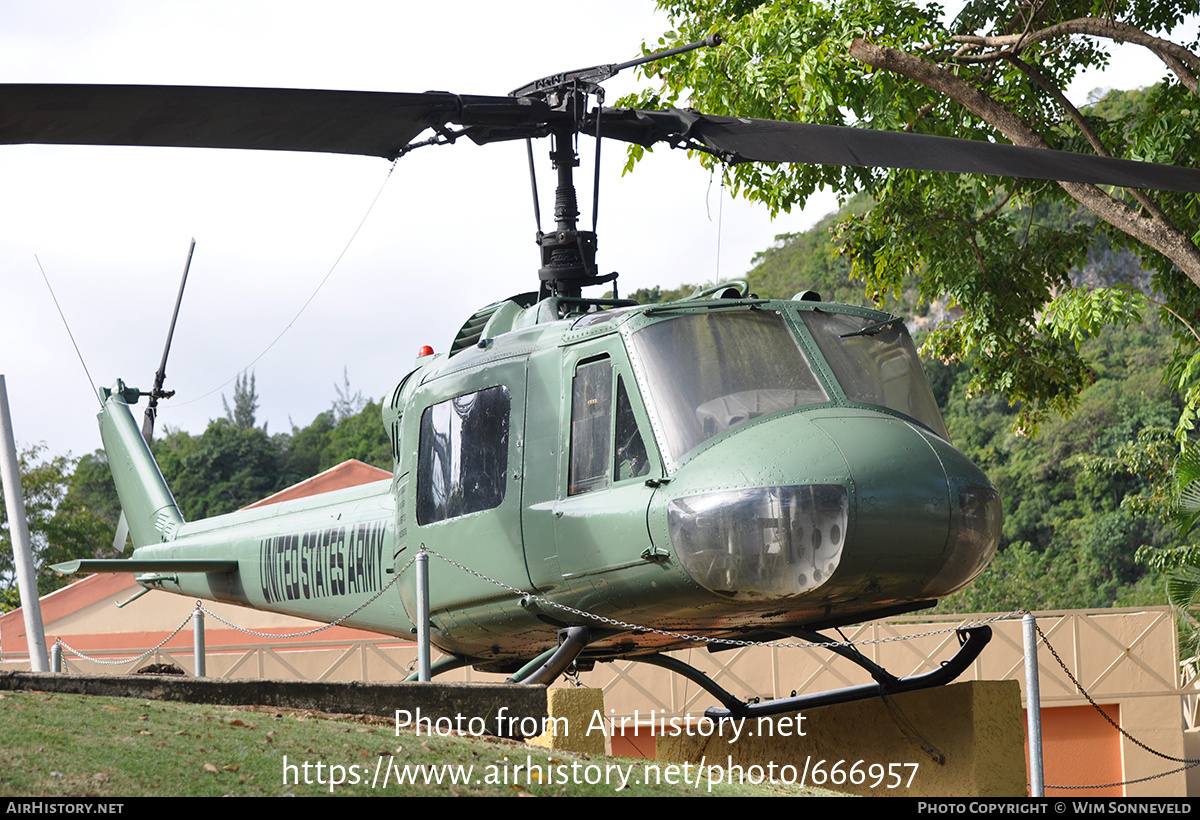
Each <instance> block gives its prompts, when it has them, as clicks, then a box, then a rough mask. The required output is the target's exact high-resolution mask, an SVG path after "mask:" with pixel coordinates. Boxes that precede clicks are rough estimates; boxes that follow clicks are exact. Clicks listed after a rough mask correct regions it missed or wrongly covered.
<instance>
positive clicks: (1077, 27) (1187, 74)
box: [950, 17, 1200, 94]
mask: <svg viewBox="0 0 1200 820" xmlns="http://www.w3.org/2000/svg"><path fill="white" fill-rule="evenodd" d="M1072 34H1082V35H1085V36H1088V37H1102V38H1104V39H1108V40H1115V41H1116V42H1119V43H1133V44H1135V45H1139V46H1144V47H1145V48H1148V49H1150V50H1151V51H1152V52H1154V54H1155V55H1157V56H1158V58H1159V59H1160V60H1162V61H1163V62H1164V63H1165V64H1166V66H1167V68H1169V69H1171V71H1172V72H1174V74H1175V76H1177V77H1178V78H1179V81H1180V82H1181V83H1183V85H1184V86H1185V87H1186V88H1187V89H1188V90H1189V91H1191V92H1192V93H1193V94H1200V87H1198V84H1197V79H1196V74H1197V73H1198V72H1200V56H1197V55H1195V54H1193V53H1192V52H1190V51H1188V50H1187V49H1186V48H1184V47H1183V46H1181V45H1179V44H1178V43H1173V42H1171V41H1170V40H1164V39H1163V38H1161V37H1155V36H1154V35H1152V34H1147V33H1146V32H1144V31H1142V30H1141V29H1139V28H1135V27H1134V26H1130V25H1127V24H1125V23H1118V22H1117V21H1115V20H1103V19H1100V18H1096V17H1080V18H1077V19H1075V20H1066V21H1064V22H1062V23H1057V24H1055V25H1053V26H1048V27H1046V28H1044V29H1040V30H1038V31H1034V32H1022V33H1020V34H1002V35H998V36H993V37H982V36H979V35H974V34H956V35H954V36H953V37H951V38H950V39H951V40H952V41H953V42H956V43H962V44H963V45H966V46H977V47H984V48H1002V49H1005V53H1007V54H1013V55H1015V54H1019V53H1020V52H1021V51H1022V50H1024V49H1025V48H1027V47H1028V46H1031V45H1033V44H1034V43H1037V42H1041V41H1042V40H1050V39H1053V38H1055V37H1066V36H1070V35H1072ZM989 56H990V55H989ZM971 59H974V60H979V59H981V58H980V57H974V58H971Z"/></svg>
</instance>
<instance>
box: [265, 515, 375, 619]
mask: <svg viewBox="0 0 1200 820" xmlns="http://www.w3.org/2000/svg"><path fill="white" fill-rule="evenodd" d="M386 530H387V524H386V523H385V522H383V521H371V522H368V523H365V524H357V525H354V526H351V527H330V528H328V529H324V530H312V531H311V532H301V533H293V534H291V535H277V536H273V537H271V538H264V539H262V541H261V542H259V552H258V570H259V579H260V581H261V585H262V594H263V597H264V598H265V599H266V600H267V602H268V603H274V602H276V601H301V600H310V599H312V598H328V597H332V596H335V595H355V594H358V593H362V592H376V591H378V590H379V587H380V583H381V581H382V573H383V541H384V533H385V531H386Z"/></svg>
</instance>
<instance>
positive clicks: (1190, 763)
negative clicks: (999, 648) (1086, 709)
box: [1033, 623, 1200, 791]
mask: <svg viewBox="0 0 1200 820" xmlns="http://www.w3.org/2000/svg"><path fill="white" fill-rule="evenodd" d="M1033 628H1034V629H1036V630H1037V633H1038V637H1039V638H1040V639H1041V641H1042V643H1043V644H1045V645H1046V648H1047V649H1049V650H1050V654H1051V655H1053V656H1054V660H1056V661H1058V665H1059V666H1060V667H1062V671H1063V672H1064V673H1065V674H1066V676H1067V677H1068V678H1069V679H1070V681H1071V683H1072V684H1074V685H1075V688H1076V689H1078V690H1079V694H1081V695H1083V696H1084V697H1085V698H1087V702H1088V703H1090V704H1091V705H1092V708H1093V709H1095V710H1096V711H1097V712H1099V714H1100V717H1102V718H1104V719H1105V720H1106V721H1107V722H1108V725H1109V726H1112V727H1113V728H1114V729H1116V730H1117V732H1119V733H1120V735H1121V737H1123V738H1125V739H1126V740H1128V741H1129V742H1130V743H1132V744H1133V745H1135V746H1137V747H1138V748H1139V749H1141V750H1142V751H1145V752H1148V753H1150V754H1152V755H1154V756H1155V757H1161V758H1162V759H1164V760H1170V761H1171V762H1172V763H1183V764H1185V765H1183V766H1180V767H1179V768H1178V769H1171V770H1170V771H1166V772H1162V773H1161V774H1152V775H1150V776H1149V777H1139V778H1138V779H1136V780H1122V781H1120V782H1119V783H1097V784H1096V785H1093V786H1052V785H1050V784H1049V783H1047V784H1046V785H1045V786H1044V788H1047V789H1060V790H1063V791H1069V790H1076V789H1107V788H1113V787H1115V786H1128V785H1130V784H1133V783H1145V782H1148V781H1150V780H1158V779H1159V778H1161V777H1168V776H1169V775H1173V774H1178V773H1179V772H1184V771H1187V770H1188V769H1193V768H1195V767H1196V766H1200V759H1193V758H1187V757H1171V755H1168V754H1164V753H1162V752H1159V751H1156V750H1155V749H1151V748H1150V747H1149V746H1147V745H1146V744H1145V743H1142V742H1141V741H1140V740H1138V739H1137V738H1135V737H1133V735H1131V734H1129V732H1126V731H1125V730H1124V729H1122V728H1121V727H1120V726H1118V725H1117V723H1116V721H1114V720H1113V719H1112V718H1111V717H1109V716H1108V713H1107V712H1105V711H1104V710H1103V709H1101V708H1100V704H1098V703H1096V701H1095V700H1094V699H1093V698H1092V696H1091V695H1089V694H1088V692H1087V690H1086V689H1084V688H1083V686H1082V685H1081V684H1080V683H1079V681H1078V680H1077V679H1076V678H1075V676H1074V675H1073V674H1071V670H1070V669H1068V668H1067V665H1066V663H1064V662H1063V659H1062V658H1061V657H1059V655H1058V652H1056V651H1055V649H1054V647H1053V646H1052V645H1051V644H1050V640H1049V638H1047V637H1046V633H1045V632H1043V631H1042V628H1041V627H1040V626H1038V625H1037V624H1036V623H1035V624H1034V625H1033Z"/></svg>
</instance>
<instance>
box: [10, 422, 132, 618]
mask: <svg viewBox="0 0 1200 820" xmlns="http://www.w3.org/2000/svg"><path fill="white" fill-rule="evenodd" d="M44 449H45V447H44V445H39V446H36V447H31V448H28V449H26V450H24V451H22V452H21V453H20V454H19V455H18V457H17V461H18V466H19V469H20V472H21V488H22V491H23V494H24V496H25V516H26V519H27V521H28V523H29V540H30V546H31V551H32V553H33V562H34V570H35V572H36V574H37V585H38V594H39V595H46V594H47V593H50V592H53V591H54V590H56V589H58V588H59V587H61V586H63V585H64V584H66V583H67V581H68V580H69V579H66V578H64V577H62V576H59V575H58V574H57V573H55V572H53V571H51V570H50V569H49V566H50V564H54V563H58V562H59V561H67V560H70V559H72V558H84V557H92V558H100V557H111V555H112V542H113V534H114V530H115V528H114V527H113V525H111V524H110V523H108V522H107V521H105V520H104V518H103V516H101V515H99V514H97V513H96V512H93V511H92V510H91V509H89V508H88V507H87V506H86V505H84V504H83V503H81V501H80V500H79V498H78V497H77V496H75V495H73V494H71V493H69V492H68V489H69V487H70V482H71V474H72V471H73V470H74V468H75V459H72V458H70V457H69V456H56V457H54V458H50V459H43V458H42V452H43V450H44ZM19 605H20V600H19V598H18V594H17V587H16V575H15V567H14V566H13V545H12V540H11V536H10V535H9V528H8V514H7V510H5V509H4V508H3V507H2V506H0V611H7V610H9V609H13V608H14V607H16V606H19Z"/></svg>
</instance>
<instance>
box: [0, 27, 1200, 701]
mask: <svg viewBox="0 0 1200 820" xmlns="http://www.w3.org/2000/svg"><path fill="white" fill-rule="evenodd" d="M706 44H707V45H713V44H715V42H714V41H713V40H712V39H711V38H710V40H709V41H707V42H706V43H696V44H693V45H692V46H688V47H685V48H694V47H699V46H701V45H706ZM679 50H682V49H676V50H672V51H670V52H663V53H660V54H656V55H650V56H647V57H643V58H641V59H639V60H634V61H630V62H628V63H621V64H611V65H604V66H597V67H593V68H588V69H582V70H579V71H572V72H564V73H561V74H556V75H553V76H551V77H547V78H543V79H541V80H538V81H536V82H534V83H530V84H529V85H527V86H524V87H522V88H520V89H518V90H517V91H514V92H513V93H512V94H511V95H509V96H507V97H485V96H462V95H457V94H451V93H445V92H428V93H422V94H406V93H366V92H338V91H311V90H296V89H254V88H199V87H177V88H169V87H148V86H37V85H33V86H0V143H5V144H17V143H68V144H104V145H139V146H151V145H153V146H190V147H226V148H252V149H264V150H290V151H319V152H334V153H351V154H365V155H369V156H379V157H384V158H388V159H394V158H396V157H399V156H402V155H404V154H406V153H408V152H409V151H411V150H413V149H415V148H417V147H420V146H423V145H437V144H445V143H452V142H454V141H456V140H457V139H460V138H467V139H470V140H472V141H474V142H476V143H480V144H483V143H489V142H493V141H499V140H509V139H525V140H529V141H531V140H533V139H535V138H542V137H549V138H550V139H551V141H552V151H551V158H552V160H553V162H554V167H555V170H556V174H557V190H556V195H555V212H554V219H555V223H556V224H555V227H554V229H553V230H551V231H546V232H542V231H539V232H538V245H539V247H540V253H541V265H540V269H539V272H538V275H539V287H538V289H537V290H536V291H532V292H528V293H522V294H520V295H517V296H513V297H511V298H509V299H504V300H502V301H498V302H495V303H493V304H490V305H488V306H486V307H484V308H481V309H480V310H478V311H476V312H475V313H474V314H473V315H472V316H471V317H470V318H469V319H468V320H467V321H466V323H465V324H464V325H463V326H462V329H461V330H460V331H459V332H458V334H457V336H456V337H455V338H454V340H453V342H452V343H451V344H450V346H449V348H448V349H447V350H446V352H444V353H440V354H434V353H433V352H432V351H422V353H423V355H421V356H420V357H419V359H418V362H417V365H416V367H415V369H413V370H412V371H411V372H409V373H408V374H406V375H404V376H403V377H402V378H401V379H400V380H399V382H398V384H397V385H396V387H395V389H394V390H393V391H392V392H391V394H390V396H389V397H387V398H386V400H385V408H384V412H383V423H384V425H385V426H386V428H387V431H388V434H389V436H390V438H391V444H392V455H393V458H394V462H395V471H394V477H393V478H392V479H391V480H390V481H383V482H380V483H377V484H372V485H366V486H363V487H357V488H352V489H347V490H341V491H337V492H332V493H328V494H325V495H321V496H318V497H314V498H308V499H304V500H299V501H291V502H285V503H281V504H277V505H272V506H269V507H265V508H258V509H251V510H243V511H240V512H236V513H232V514H229V515H224V516H219V517H216V518H212V519H208V520H203V521H194V522H185V521H184V520H183V517H182V516H181V514H180V512H179V508H178V507H177V505H176V503H175V501H174V499H173V497H172V495H171V492H170V490H169V489H168V487H167V486H166V484H165V483H164V481H163V479H162V476H161V474H160V473H159V470H158V467H157V466H156V465H155V463H154V460H153V457H152V456H151V454H150V451H149V448H148V447H147V446H146V444H145V442H144V440H143V438H142V435H141V434H140V432H139V431H138V429H137V426H136V424H135V422H134V420H133V416H132V414H131V412H130V409H129V408H130V405H132V404H134V403H136V402H137V400H138V398H139V396H140V395H144V394H140V393H139V391H137V390H136V389H132V388H129V387H126V386H125V385H124V384H123V383H122V382H117V383H116V385H115V386H114V387H113V388H111V389H105V390H102V391H101V398H102V400H103V409H102V411H101V413H100V416H99V418H100V428H101V434H102V437H103V440H104V446H105V449H106V452H107V454H108V461H109V464H110V465H111V468H112V471H113V476H114V479H115V482H116V485H117V490H118V493H119V495H120V498H121V504H122V506H123V508H124V510H125V514H126V516H127V518H128V522H129V527H130V531H131V535H132V538H133V542H134V546H135V550H134V553H133V557H132V558H130V559H127V560H115V561H96V560H84V561H76V562H71V563H70V564H65V565H60V566H59V567H58V569H60V571H64V572H77V571H90V572H95V571H116V572H134V573H138V576H137V579H138V582H139V583H140V584H142V585H143V586H144V587H146V588H159V589H165V590H168V591H171V592H176V593H179V594H182V595H187V596H192V597H198V598H204V599H209V600H217V601H225V602H229V603H235V604H240V605H243V606H248V607H252V608H256V609H267V610H271V611H277V612H283V613H287V614H291V615H297V616H301V617H307V618H312V619H316V620H330V619H333V618H338V617H341V616H344V615H345V614H346V613H348V612H351V611H353V612H354V614H353V615H352V616H351V617H350V618H349V619H347V620H346V621H344V622H345V623H346V624H348V625H351V626H356V627H360V628H363V629H368V630H372V631H375V632H380V633H384V634H390V635H405V636H407V635H410V634H412V632H413V631H414V624H415V623H417V620H418V611H417V610H418V607H417V589H416V583H415V581H414V578H413V576H414V573H412V572H403V571H404V570H405V569H406V568H407V567H408V566H409V564H410V563H411V561H412V559H413V557H414V556H415V555H416V554H417V553H419V552H420V551H422V550H428V551H430V552H432V553H435V554H437V555H438V556H440V557H443V558H445V559H447V560H448V561H450V562H453V563H455V564H457V565H458V567H450V566H440V565H438V566H437V571H435V572H433V573H432V578H431V581H430V589H429V617H430V620H431V624H432V642H433V644H434V645H435V646H437V647H438V648H439V649H440V650H442V651H443V652H444V653H446V655H447V658H446V659H444V661H443V662H440V663H439V665H436V670H435V671H440V670H443V669H448V668H453V667H455V666H462V665H472V666H474V667H476V668H479V669H483V670H487V671H507V672H514V673H515V674H514V678H515V679H517V680H520V681H523V682H532V683H547V682H549V681H550V680H552V679H553V678H554V677H556V676H557V675H558V674H560V673H561V671H563V670H564V669H565V668H566V667H568V666H569V665H570V664H571V663H575V664H577V665H578V666H581V667H586V666H587V665H589V664H592V663H595V662H597V661H606V660H613V659H618V658H622V659H631V660H639V661H646V662H650V663H656V664H659V665H662V666H666V667H667V668H670V669H672V670H674V671H677V672H679V673H681V674H683V675H685V676H687V677H689V678H690V679H692V680H694V681H696V682H697V683H699V684H700V685H702V686H703V687H705V688H706V689H707V690H708V691H710V692H711V693H712V694H713V695H714V696H715V697H717V698H718V699H719V700H720V701H721V703H722V707H721V708H716V709H713V710H710V712H709V713H710V715H714V716H720V715H726V714H734V715H750V714H772V713H780V712H786V711H793V710H796V709H801V708H808V707H811V706H816V705H821V704H824V703H831V702H837V701H845V700H853V699H858V698H863V697H871V696H874V695H876V694H878V693H880V692H897V691H904V690H906V689H916V688H924V687H929V686H936V685H940V684H943V683H946V682H948V681H950V680H952V679H953V678H955V677H957V675H958V674H960V673H961V671H962V670H963V669H965V668H966V666H967V665H969V664H970V663H971V661H972V660H974V658H975V657H977V656H978V654H979V652H980V651H981V650H982V648H983V646H984V645H985V644H986V642H987V640H988V638H989V637H990V630H989V629H988V627H986V626H984V627H976V628H974V629H971V630H965V631H964V632H963V633H962V634H961V635H960V638H961V639H962V641H963V645H962V646H961V647H960V649H959V651H958V653H957V654H956V655H955V656H954V657H953V658H952V659H951V660H950V661H948V662H947V663H946V664H945V665H944V666H943V667H942V668H941V669H939V670H938V671H935V672H932V673H929V674H927V675H920V676H915V677H912V678H896V677H894V676H892V675H890V674H889V673H887V672H886V670H883V669H882V668H880V667H878V666H877V665H875V664H873V663H872V662H871V661H869V660H868V659H866V658H865V657H863V656H862V655H861V654H859V653H858V652H857V651H855V650H854V649H853V648H846V647H840V646H839V647H834V651H837V652H839V653H840V654H843V655H845V656H846V657H848V658H850V659H851V660H853V661H855V662H856V663H859V664H860V665H862V666H863V667H865V668H866V669H868V670H869V671H870V673H871V674H872V676H873V678H874V679H875V680H876V683H875V684H870V685H867V686H859V687H850V688H848V689H841V690H835V691H833V692H825V693H810V694H804V695H800V696H798V697H793V698H785V699H782V700H780V701H773V702H771V703H763V704H743V703H741V702H740V701H739V700H738V698H736V697H734V696H733V695H731V694H729V693H728V692H725V691H723V690H721V689H720V688H719V687H717V686H716V685H715V684H714V683H713V682H712V681H711V680H709V679H708V678H707V677H706V676H704V675H703V674H702V673H701V672H699V671H698V670H696V669H694V668H693V667H690V666H687V665H685V664H683V663H681V662H679V661H676V660H673V659H671V658H668V657H667V656H664V655H663V654H661V653H663V652H665V651H668V650H673V649H680V648H684V647H690V646H697V645H705V644H708V645H709V646H711V647H713V648H721V647H722V646H728V645H729V644H732V643H735V642H753V641H772V640H778V639H782V638H794V637H799V638H801V639H804V640H810V641H824V640H826V639H825V638H824V637H823V636H822V635H821V634H820V632H819V630H822V629H830V628H835V627H838V626H841V625H845V624H850V623H857V622H861V621H864V620H870V619H873V618H879V617H884V616H889V615H896V614H899V613H904V612H909V611H913V610H917V609H921V608H925V607H929V606H932V605H933V604H934V603H935V602H936V601H937V599H938V598H941V597H943V596H945V595H948V594H949V593H951V592H953V591H955V590H957V589H960V588H961V587H963V586H965V585H966V584H968V583H970V582H971V580H973V579H974V578H975V577H976V576H977V575H978V574H979V573H980V572H982V571H983V569H984V568H985V567H986V565H987V563H988V561H989V560H990V559H991V557H992V555H993V554H994V552H995V550H996V547H997V543H998V541H999V537H1000V526H1001V504H1000V499H999V496H998V494H997V492H996V490H995V488H994V487H993V486H992V485H991V483H990V482H989V481H988V479H987V477H986V476H984V474H983V473H982V472H981V471H980V470H979V469H978V468H977V467H976V466H975V465H974V464H972V463H971V462H970V461H969V460H968V459H967V458H966V457H965V456H963V455H962V454H961V453H959V452H958V451H957V450H956V449H954V447H953V446H952V445H951V444H950V443H949V440H948V438H949V437H948V435H947V432H946V429H945V426H944V424H943V422H942V420H941V417H940V415H939V413H938V409H937V406H936V404H935V402H934V399H933V397H932V395H931V393H930V390H929V385H928V382H927V380H926V378H925V375H924V373H923V372H922V369H921V366H920V363H919V361H918V358H917V355H916V352H915V350H914V348H913V345H912V342H911V340H910V339H909V336H908V333H907V331H906V330H905V327H904V325H903V323H902V322H901V320H900V319H899V318H896V317H894V316H890V315H887V314H884V313H880V312H877V311H874V310H871V309H868V308H863V307H852V306H847V305H839V304H832V303H827V302H824V301H822V300H821V298H820V296H819V295H817V294H815V293H812V292H804V293H800V294H797V295H796V296H795V297H794V298H793V299H791V300H766V299H759V298H757V297H756V296H755V295H754V294H752V293H750V292H749V289H748V288H747V287H746V285H745V284H744V283H733V284H731V285H724V286H720V287H716V288H711V289H709V290H708V291H704V292H700V293H697V294H695V295H693V296H692V297H690V298H688V299H684V300H681V301H677V302H672V303H669V304H656V305H648V306H642V305H638V304H636V303H634V302H632V301H629V300H622V299H619V298H617V297H616V296H615V295H614V296H613V297H611V298H590V297H587V296H584V294H583V291H584V289H585V288H587V287H590V286H595V285H600V284H608V285H610V287H611V288H612V289H613V293H614V294H615V288H616V284H615V281H614V280H615V277H616V274H608V275H603V274H601V273H599V271H598V269H597V266H596V235H595V231H594V230H593V231H586V230H580V229H579V227H578V217H579V211H578V206H577V203H576V198H575V188H574V184H573V177H572V174H573V169H574V168H575V167H576V166H577V165H578V163H579V159H578V154H577V151H576V141H577V138H578V136H579V135H580V134H583V135H591V136H594V137H596V138H597V154H599V148H598V146H599V143H600V141H601V140H602V139H604V138H615V139H619V140H623V141H626V142H632V143H636V144H640V145H645V146H649V145H652V144H655V143H658V142H666V143H668V144H669V145H672V146H674V147H683V148H688V149H695V150H700V151H706V152H709V153H712V154H714V155H716V156H718V157H720V158H722V159H723V160H724V161H728V162H743V161H756V162H757V161H764V162H807V163H823V164H842V165H855V166H879V167H900V168H918V169H925V170H940V171H952V172H964V173H985V174H999V175H1006V176H1016V177H1028V178H1036V179H1055V180H1067V181H1082V182H1094V183H1099V184H1111V185H1121V186H1126V187H1155V188H1168V189H1173V190H1188V191H1200V173H1198V172H1196V171H1194V170H1192V169H1180V168H1173V167H1167V166H1154V165H1147V164H1142V163H1135V162H1127V161H1121V160H1113V159H1107V158H1102V157H1095V156H1082V155H1076V154H1067V153H1063V152H1054V151H1046V150H1037V149H1024V148H1018V147H1013V146H1003V145H996V144H992V143H987V142H982V141H965V140H951V139H944V138H936V137H927V136H920V135H914V134H908V133H887V132H878V131H870V130H865V129H848V128H834V127H827V126H817V125H808V124H802V123H791V122H777V121H765V120H749V119H741V118H735V117H712V116H705V115H703V114H698V113H695V112H692V111H681V110H671V111H641V110H627V109H612V108H605V107H603V105H602V103H603V89H602V87H601V86H600V83H601V82H602V81H603V80H604V79H607V78H608V77H611V76H612V75H613V74H615V73H616V72H618V71H620V70H622V69H624V68H627V67H629V66H632V65H636V64H638V63H641V62H645V61H648V60H651V59H660V58H662V57H665V56H669V55H670V54H673V53H677V52H678V51H679ZM593 100H594V101H595V104H594V105H591V106H590V107H589V105H590V103H591V102H592V101H593ZM426 131H432V136H430V137H428V138H426V139H424V140H419V141H418V139H417V138H418V137H419V136H420V135H421V134H422V133H424V132H426ZM598 167H599V165H598V163H597V168H598ZM530 169H531V175H532V172H533V162H532V150H531V151H530ZM537 201H538V197H537V187H536V182H535V183H534V203H535V213H536V210H537ZM539 219H540V218H539ZM464 568H465V570H469V571H465V570H464ZM397 573H402V574H401V576H400V579H399V583H398V584H397V585H396V587H392V586H391V583H392V581H393V579H395V578H396V575H397ZM397 587H398V588H397ZM381 593H383V594H381ZM722 642H725V643H722ZM543 661H544V663H543Z"/></svg>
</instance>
